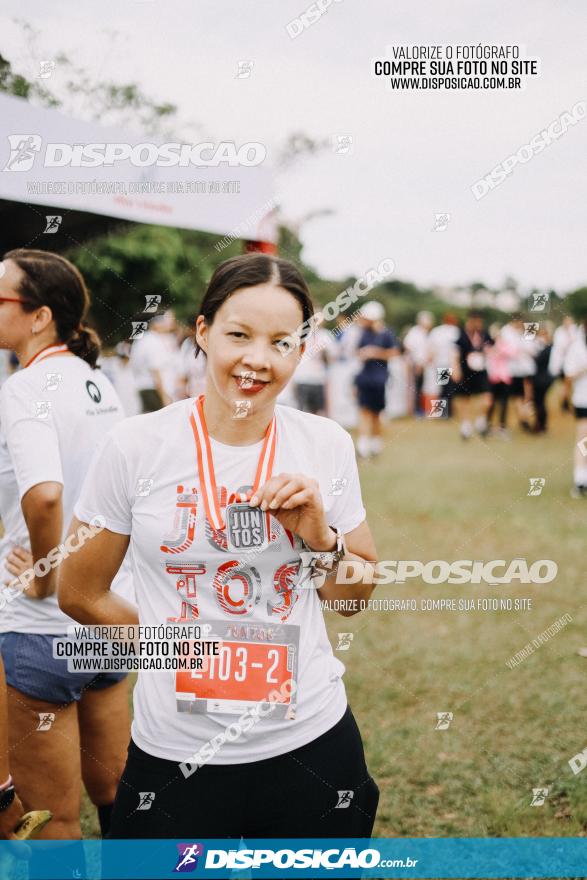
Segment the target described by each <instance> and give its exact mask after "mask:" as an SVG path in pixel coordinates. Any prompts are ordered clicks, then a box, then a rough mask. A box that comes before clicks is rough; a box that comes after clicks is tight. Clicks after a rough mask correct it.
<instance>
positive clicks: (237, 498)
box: [190, 394, 277, 552]
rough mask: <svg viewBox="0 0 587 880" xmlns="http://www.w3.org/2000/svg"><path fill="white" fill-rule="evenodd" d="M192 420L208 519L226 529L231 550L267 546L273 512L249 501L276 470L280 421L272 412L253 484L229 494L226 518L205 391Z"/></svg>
mask: <svg viewBox="0 0 587 880" xmlns="http://www.w3.org/2000/svg"><path fill="white" fill-rule="evenodd" d="M190 424H191V427H192V431H193V434H194V442H195V444H196V454H197V461H198V473H199V476H200V488H201V492H202V498H203V501H204V509H205V511H206V518H207V519H208V522H209V523H210V525H211V527H212V528H213V529H215V530H217V531H224V532H225V534H226V541H227V549H228V550H231V551H241V552H243V551H246V550H256V551H258V550H263V549H264V548H265V547H267V546H268V544H269V540H270V535H271V529H270V513H269V511H262V510H261V509H260V508H259V507H251V505H250V504H248V501H249V499H250V498H252V496H253V495H254V494H255V492H256V491H257V489H258V488H259V486H261V485H263V483H265V482H266V481H267V480H268V479H269V478H270V477H271V473H272V471H273V462H274V460H275V450H276V446H277V423H276V419H275V416H273V418H272V420H271V423H270V424H269V426H268V428H267V431H266V432H265V438H264V441H263V448H262V449H261V454H260V456H259V462H258V464H257V472H256V474H255V480H254V483H253V488H252V489H251V491H250V492H247V493H246V494H245V493H240V492H239V493H233V494H232V495H231V496H230V498H229V499H228V505H227V506H226V521H224V520H223V518H222V511H221V508H220V504H219V501H218V492H217V489H216V477H215V474H214V460H213V458H212V448H211V446H210V437H209V435H208V429H207V427H206V420H205V419H204V395H203V394H202V395H200V397H198V399H197V400H196V401H195V402H194V405H193V407H192V411H191V413H190Z"/></svg>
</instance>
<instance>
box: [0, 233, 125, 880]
mask: <svg viewBox="0 0 587 880" xmlns="http://www.w3.org/2000/svg"><path fill="white" fill-rule="evenodd" d="M0 266H1V267H2V272H1V273H0V345H1V346H2V347H3V348H7V349H9V350H12V351H14V352H15V353H16V355H17V357H18V360H19V362H20V365H21V369H20V370H19V371H17V372H16V373H14V374H13V375H12V376H10V378H9V379H7V381H6V382H5V383H4V384H3V386H2V389H1V390H0V514H1V517H2V525H3V528H4V536H3V538H2V541H1V542H0V570H1V571H2V572H3V576H2V578H1V580H0V651H1V653H2V657H3V660H4V665H5V667H6V679H7V683H8V713H9V733H10V749H11V753H10V755H11V756H10V762H11V771H12V773H13V775H14V780H15V784H16V787H17V789H18V792H19V795H20V797H21V799H22V802H23V804H24V806H25V809H27V810H30V809H39V808H42V809H49V810H51V812H52V813H53V820H52V821H51V822H50V823H49V825H48V826H47V827H46V829H45V830H44V831H43V832H42V834H41V836H42V837H43V838H46V839H68V840H76V839H79V838H80V837H81V829H80V808H81V781H82V778H83V781H84V784H85V786H86V789H87V791H88V793H89V795H90V798H91V799H92V801H93V802H94V804H96V806H97V807H98V812H99V817H100V824H101V827H102V831H103V833H105V832H106V831H107V829H108V821H109V815H110V812H111V808H112V802H113V800H114V794H115V791H116V787H117V784H118V780H119V778H120V773H121V771H122V766H123V764H124V750H125V748H126V745H127V736H128V734H127V731H128V729H129V725H130V719H129V717H128V715H129V713H128V693H127V684H126V682H125V681H123V679H124V678H125V675H124V674H122V675H121V674H120V673H112V674H104V675H99V676H96V673H95V672H94V673H87V672H68V670H67V664H66V662H65V661H64V660H58V659H56V658H55V657H54V656H53V647H54V641H55V637H56V636H59V635H64V634H65V633H67V629H68V626H73V624H74V621H73V620H71V618H68V617H67V616H66V615H65V614H64V613H63V612H62V611H61V610H60V609H59V606H58V603H57V596H56V595H55V588H56V581H57V578H56V573H57V566H58V564H59V561H60V558H61V556H62V555H64V553H67V552H68V551H69V552H73V550H74V549H75V546H76V545H77V544H79V543H80V542H83V540H88V539H89V538H91V537H92V534H93V532H94V531H95V529H97V530H98V531H99V524H96V526H95V529H94V528H92V529H88V530H86V532H85V533H80V534H78V536H77V537H76V538H75V539H72V540H71V541H69V542H66V545H65V546H64V545H63V544H62V542H63V541H64V538H65V536H66V535H67V527H68V524H69V522H70V520H71V516H72V514H73V506H74V503H75V501H76V499H77V496H78V494H79V490H80V487H81V483H82V480H83V478H84V477H85V474H86V472H87V468H88V466H89V463H90V460H91V457H92V454H93V451H94V449H95V447H96V446H97V444H98V442H99V440H100V439H101V438H102V437H103V436H104V434H105V433H106V432H107V431H108V430H109V429H110V428H111V427H113V425H115V424H116V423H117V422H118V421H120V420H121V419H122V417H123V412H122V408H121V405H120V401H119V399H118V396H117V394H116V392H115V391H114V389H113V387H112V385H111V384H110V382H109V381H108V379H107V378H106V377H105V376H104V375H103V374H102V372H101V370H100V369H96V368H95V364H96V359H97V357H98V355H99V352H100V345H99V340H98V337H97V336H96V334H95V333H94V332H93V331H92V330H90V328H89V327H87V326H86V324H85V321H84V318H85V315H86V313H87V310H88V305H89V298H88V291H87V289H86V286H85V284H84V281H83V278H82V276H81V275H80V273H79V272H78V270H77V269H76V268H75V267H74V266H73V265H72V264H71V263H70V262H69V261H68V260H65V259H64V258H63V257H60V256H58V255H57V254H52V253H48V252H45V251H36V250H24V249H22V250H15V251H11V252H9V253H7V254H6V255H5V257H4V260H3V262H2V263H1V264H0ZM33 567H34V568H33ZM128 577H129V576H128V575H127V576H126V579H127V580H128ZM121 580H124V577H123V575H122V574H121V575H120V576H119V578H118V581H117V585H116V588H118V584H119V583H120V582H121ZM128 595H130V593H129V594H128ZM1 783H4V780H0V784H1ZM81 857H83V854H82V855H81ZM63 858H64V863H63V864H64V871H66V872H67V873H69V876H71V871H69V870H68V869H67V859H66V857H65V856H64V857H63ZM79 858H80V853H79V852H78V853H77V854H76V855H75V856H73V867H72V870H73V869H74V868H75V867H77V868H78V870H79V869H80V862H79Z"/></svg>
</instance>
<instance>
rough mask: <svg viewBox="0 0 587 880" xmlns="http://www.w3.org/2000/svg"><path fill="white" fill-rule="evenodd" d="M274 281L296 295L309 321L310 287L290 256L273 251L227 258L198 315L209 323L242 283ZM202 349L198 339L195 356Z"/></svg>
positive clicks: (304, 316) (311, 312)
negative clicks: (282, 255) (277, 254)
mask: <svg viewBox="0 0 587 880" xmlns="http://www.w3.org/2000/svg"><path fill="white" fill-rule="evenodd" d="M269 281H271V282H272V283H274V284H277V285H278V286H279V287H283V288H284V290H287V291H288V292H289V293H291V295H292V296H294V297H295V298H296V299H297V301H298V302H299V304H300V306H301V307H302V312H303V319H302V321H300V324H302V323H303V322H306V321H308V320H309V319H310V318H311V317H312V315H313V314H314V305H313V303H312V300H311V298H310V291H309V290H308V285H307V284H306V282H305V280H304V278H303V276H302V274H301V272H300V270H299V269H298V268H297V266H296V265H295V264H294V263H291V262H290V261H289V260H283V259H281V258H280V257H274V256H271V255H270V254H261V253H251V254H242V255H241V256H239V257H231V259H229V260H225V261H224V262H223V263H221V264H220V265H219V266H217V268H216V269H215V271H214V274H213V275H212V278H211V279H210V282H209V284H208V287H207V289H206V293H205V294H204V299H203V300H202V304H201V306H200V311H199V313H198V314H199V315H203V316H204V318H205V319H206V324H207V325H208V326H210V325H211V324H212V322H213V321H214V316H215V314H216V312H217V311H218V309H219V308H220V306H221V305H222V304H223V303H224V302H226V300H227V299H228V297H229V296H230V295H231V294H233V293H235V291H237V290H241V289H242V288H243V287H255V286H256V285H257V284H266V283H267V282H269ZM201 350H202V349H201V348H200V346H199V345H198V343H197V342H196V357H197V356H198V354H199V353H200V351H201Z"/></svg>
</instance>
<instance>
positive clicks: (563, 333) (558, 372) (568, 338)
mask: <svg viewBox="0 0 587 880" xmlns="http://www.w3.org/2000/svg"><path fill="white" fill-rule="evenodd" d="M578 335H579V327H577V325H576V323H575V321H574V320H573V318H572V317H571V316H570V315H565V316H564V318H563V320H562V323H561V325H560V327H557V328H556V330H555V331H554V336H553V338H552V350H551V352H550V360H549V363H548V372H549V373H550V374H551V376H554V377H555V378H558V377H559V376H560V378H561V379H562V380H563V394H562V398H561V408H562V409H563V411H564V410H569V409H570V405H569V400H570V398H571V387H572V382H571V380H570V379H569V378H568V377H567V376H565V373H564V362H565V357H566V354H567V351H568V350H569V348H570V347H571V345H572V344H573V342H574V341H575V340H576V339H577V336H578Z"/></svg>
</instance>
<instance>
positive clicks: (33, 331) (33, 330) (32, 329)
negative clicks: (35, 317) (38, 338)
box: [31, 327, 37, 336]
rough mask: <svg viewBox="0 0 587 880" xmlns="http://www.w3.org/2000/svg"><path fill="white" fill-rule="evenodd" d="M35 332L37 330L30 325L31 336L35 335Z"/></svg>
mask: <svg viewBox="0 0 587 880" xmlns="http://www.w3.org/2000/svg"><path fill="white" fill-rule="evenodd" d="M36 332H37V331H36V330H35V328H34V327H31V333H32V334H33V336H34V335H35V333H36Z"/></svg>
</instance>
